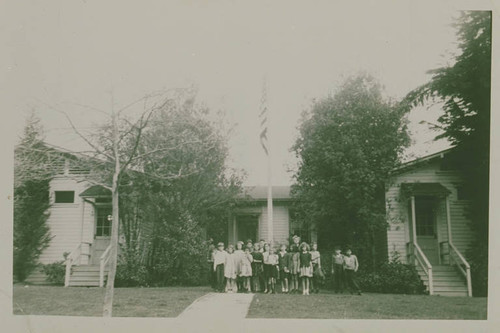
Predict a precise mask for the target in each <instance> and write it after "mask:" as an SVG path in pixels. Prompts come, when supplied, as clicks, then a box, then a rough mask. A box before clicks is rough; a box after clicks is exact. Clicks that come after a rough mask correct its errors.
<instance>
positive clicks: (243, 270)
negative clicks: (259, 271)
mask: <svg viewBox="0 0 500 333" xmlns="http://www.w3.org/2000/svg"><path fill="white" fill-rule="evenodd" d="M250 252H251V248H250V247H248V246H247V247H245V252H244V253H243V257H242V258H241V265H240V276H241V278H242V280H243V282H242V287H243V291H244V292H245V293H249V292H250V291H251V288H250V277H251V276H252V261H253V257H252V254H251V253H250Z"/></svg>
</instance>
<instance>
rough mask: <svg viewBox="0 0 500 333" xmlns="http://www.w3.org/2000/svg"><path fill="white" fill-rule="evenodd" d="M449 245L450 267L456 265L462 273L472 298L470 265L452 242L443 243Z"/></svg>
mask: <svg viewBox="0 0 500 333" xmlns="http://www.w3.org/2000/svg"><path fill="white" fill-rule="evenodd" d="M443 243H447V244H448V248H449V261H450V265H451V264H452V261H453V264H455V266H456V267H457V268H458V270H459V271H460V273H462V275H463V276H464V278H465V280H466V281H467V295H468V296H469V297H471V296H472V280H471V273H470V265H469V263H468V262H467V260H465V258H464V256H463V255H462V254H461V253H460V251H458V249H457V248H456V247H455V245H454V244H453V243H452V242H443Z"/></svg>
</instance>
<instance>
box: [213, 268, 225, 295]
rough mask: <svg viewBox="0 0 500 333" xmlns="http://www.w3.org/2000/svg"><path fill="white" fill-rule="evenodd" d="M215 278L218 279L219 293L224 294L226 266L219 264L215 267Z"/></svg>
mask: <svg viewBox="0 0 500 333" xmlns="http://www.w3.org/2000/svg"><path fill="white" fill-rule="evenodd" d="M215 276H216V279H217V291H220V292H224V290H225V289H226V284H225V282H226V281H225V279H224V264H218V265H217V266H216V267H215Z"/></svg>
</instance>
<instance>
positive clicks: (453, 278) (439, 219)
mask: <svg viewBox="0 0 500 333" xmlns="http://www.w3.org/2000/svg"><path fill="white" fill-rule="evenodd" d="M452 151H453V148H451V149H447V150H444V151H441V152H438V153H435V154H431V155H428V156H425V157H422V158H418V159H415V160H413V161H410V162H408V163H405V164H403V165H401V166H399V167H398V168H395V169H394V170H392V172H391V176H390V180H389V182H388V183H387V184H386V194H385V196H386V212H387V222H388V230H387V246H388V255H389V258H393V256H394V255H395V254H397V255H399V260H401V261H402V262H407V263H412V264H414V265H415V266H416V268H417V270H418V272H419V275H420V277H421V279H422V281H423V283H424V284H425V286H426V288H427V291H428V292H429V294H431V295H443V296H472V289H471V288H472V287H471V277H470V263H468V262H467V260H466V259H465V253H466V251H467V250H468V249H469V247H470V244H471V241H472V240H473V234H472V232H471V229H470V226H469V223H470V219H469V217H468V215H467V210H468V207H469V205H470V200H469V199H470V193H467V192H466V191H465V190H464V188H463V182H464V180H463V177H462V175H461V174H460V173H459V171H458V170H457V168H456V167H455V164H454V163H453V162H452V161H450V158H449V157H450V156H449V155H450V153H452Z"/></svg>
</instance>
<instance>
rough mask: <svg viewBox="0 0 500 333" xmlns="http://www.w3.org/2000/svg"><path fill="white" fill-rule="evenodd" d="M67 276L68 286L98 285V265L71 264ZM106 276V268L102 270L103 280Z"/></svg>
mask: <svg viewBox="0 0 500 333" xmlns="http://www.w3.org/2000/svg"><path fill="white" fill-rule="evenodd" d="M71 271H72V272H71V275H70V278H69V286H70V287H99V271H100V266H99V265H81V266H73V267H72V269H71ZM107 276H108V270H107V269H106V270H105V271H104V282H106V278H107Z"/></svg>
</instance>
